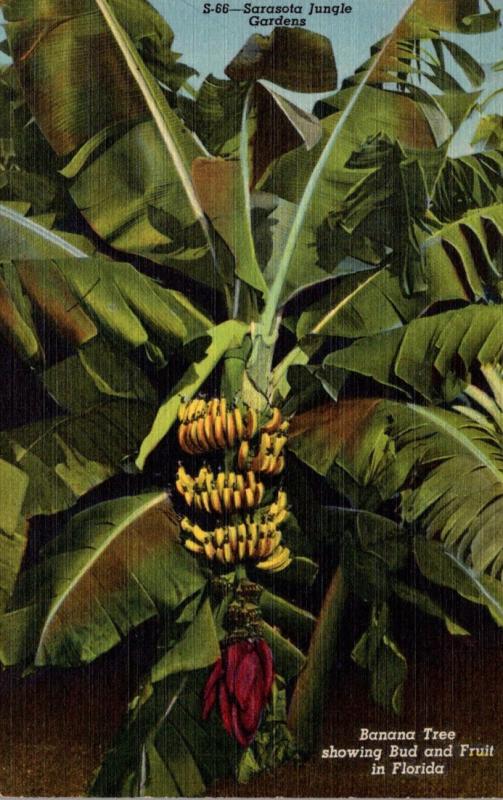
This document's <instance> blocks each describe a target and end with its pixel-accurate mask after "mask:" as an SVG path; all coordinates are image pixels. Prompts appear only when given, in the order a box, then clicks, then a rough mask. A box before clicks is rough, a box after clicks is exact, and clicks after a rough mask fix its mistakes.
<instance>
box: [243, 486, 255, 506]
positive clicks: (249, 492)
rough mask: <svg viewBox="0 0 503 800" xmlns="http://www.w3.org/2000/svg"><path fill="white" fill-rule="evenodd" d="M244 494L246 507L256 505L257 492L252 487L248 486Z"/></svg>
mask: <svg viewBox="0 0 503 800" xmlns="http://www.w3.org/2000/svg"><path fill="white" fill-rule="evenodd" d="M244 495H245V504H246V507H247V508H253V506H254V505H255V492H254V491H253V489H250V487H249V486H247V487H246V489H245V491H244Z"/></svg>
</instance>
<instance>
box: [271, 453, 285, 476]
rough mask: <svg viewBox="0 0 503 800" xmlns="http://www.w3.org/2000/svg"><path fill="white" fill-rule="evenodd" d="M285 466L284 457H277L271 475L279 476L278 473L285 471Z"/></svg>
mask: <svg viewBox="0 0 503 800" xmlns="http://www.w3.org/2000/svg"><path fill="white" fill-rule="evenodd" d="M285 464H286V461H285V456H279V458H278V459H276V463H275V465H274V470H273V475H280V473H281V472H283V470H284V469H285Z"/></svg>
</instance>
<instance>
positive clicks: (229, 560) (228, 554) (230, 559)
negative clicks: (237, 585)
mask: <svg viewBox="0 0 503 800" xmlns="http://www.w3.org/2000/svg"><path fill="white" fill-rule="evenodd" d="M223 549H224V559H225V562H226V564H233V563H234V556H233V553H232V549H231V545H230V542H229V537H228V536H227V537H226V540H224V547H223Z"/></svg>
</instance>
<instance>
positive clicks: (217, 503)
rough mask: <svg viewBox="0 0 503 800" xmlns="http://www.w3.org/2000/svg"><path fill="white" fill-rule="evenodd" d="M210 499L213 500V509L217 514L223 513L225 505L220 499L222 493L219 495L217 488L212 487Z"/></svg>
mask: <svg viewBox="0 0 503 800" xmlns="http://www.w3.org/2000/svg"><path fill="white" fill-rule="evenodd" d="M210 500H211V505H212V507H213V511H214V512H215V513H216V514H223V512H224V510H223V507H222V501H221V499H220V495H219V493H218V491H217V489H212V490H211V493H210Z"/></svg>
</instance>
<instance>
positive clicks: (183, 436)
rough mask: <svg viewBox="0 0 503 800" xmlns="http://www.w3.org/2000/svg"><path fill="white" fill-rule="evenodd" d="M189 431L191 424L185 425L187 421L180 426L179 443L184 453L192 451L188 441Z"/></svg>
mask: <svg viewBox="0 0 503 800" xmlns="http://www.w3.org/2000/svg"><path fill="white" fill-rule="evenodd" d="M188 431H189V426H188V425H185V423H184V424H183V425H180V426H179V427H178V444H179V445H180V449H181V450H183V452H184V453H191V452H192V451H191V450H190V448H189V445H188V443H187V433H188Z"/></svg>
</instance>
